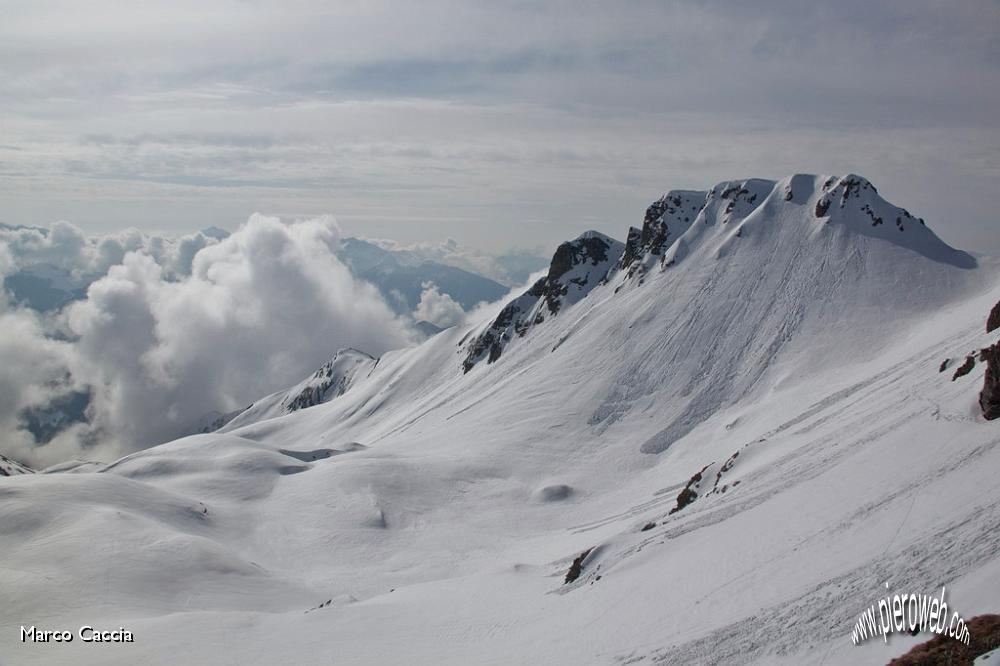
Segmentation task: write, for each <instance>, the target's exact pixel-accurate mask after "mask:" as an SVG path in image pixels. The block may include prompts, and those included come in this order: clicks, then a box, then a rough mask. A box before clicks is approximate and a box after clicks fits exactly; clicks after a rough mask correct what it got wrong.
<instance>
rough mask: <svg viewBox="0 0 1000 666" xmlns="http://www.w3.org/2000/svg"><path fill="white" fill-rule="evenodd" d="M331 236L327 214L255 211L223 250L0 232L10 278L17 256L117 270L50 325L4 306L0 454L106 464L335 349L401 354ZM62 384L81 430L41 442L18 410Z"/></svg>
mask: <svg viewBox="0 0 1000 666" xmlns="http://www.w3.org/2000/svg"><path fill="white" fill-rule="evenodd" d="M338 239H339V229H338V227H337V225H336V223H335V222H334V221H333V220H332V218H319V219H311V220H304V221H298V222H294V223H291V224H284V223H282V222H281V221H279V220H278V219H276V218H270V217H265V216H262V215H253V216H251V217H250V219H249V220H248V221H247V222H246V223H245V224H244V225H243V226H242V227H240V229H239V230H237V231H236V232H235V233H234V234H232V235H231V236H230V237H228V238H225V239H223V240H221V241H216V240H215V239H210V238H207V237H205V236H204V235H201V234H197V235H195V236H192V237H186V238H185V239H181V240H180V241H178V242H176V243H174V242H169V243H168V242H166V241H164V240H163V239H159V240H157V239H156V238H153V239H150V238H149V237H146V236H144V235H143V234H139V233H135V234H133V233H131V232H124V233H123V234H120V235H117V236H114V237H105V238H104V239H100V240H98V241H90V240H88V239H86V238H84V237H83V234H82V233H79V230H78V229H76V228H75V227H73V226H72V225H69V224H68V223H60V224H57V225H54V227H53V229H52V230H51V231H50V232H49V233H47V234H46V233H42V232H39V231H34V230H25V229H19V230H14V231H11V230H5V231H4V233H3V234H0V268H4V270H5V272H7V273H9V272H10V271H11V270H12V269H13V268H14V267H15V266H16V264H17V263H18V262H22V263H27V262H29V261H31V262H37V261H47V262H50V263H54V264H57V265H60V266H62V267H64V268H66V269H67V270H72V271H75V272H80V271H86V270H93V271H96V272H100V269H101V268H102V267H104V266H105V265H107V264H116V265H111V266H110V268H109V269H108V270H107V274H106V275H104V276H103V277H100V278H99V279H97V280H96V281H95V282H93V283H92V284H91V285H90V287H89V289H88V292H87V298H86V299H85V300H82V301H78V302H76V303H74V304H72V305H70V306H68V307H67V308H65V310H63V311H62V312H61V313H59V314H58V315H54V316H52V317H50V318H48V319H44V318H43V317H41V316H40V315H38V314H37V313H34V312H31V311H28V310H25V309H23V308H18V307H15V306H13V305H11V304H10V303H9V302H8V301H7V300H6V299H4V300H3V301H0V308H2V309H0V433H2V438H3V439H2V440H0V450H2V451H3V452H5V453H7V454H9V455H12V456H14V457H17V458H20V459H22V460H24V461H25V462H28V463H30V464H35V465H43V464H51V463H53V462H57V461H60V460H64V459H67V458H73V457H81V458H86V459H95V458H97V459H101V458H103V459H108V458H109V457H113V456H114V455H117V454H122V453H127V452H129V451H132V450H136V449H139V448H145V447H147V446H151V445H154V444H156V443H159V442H162V441H165V440H168V439H170V438H172V437H175V436H177V435H178V434H179V433H181V432H183V431H184V430H185V429H186V428H188V427H190V425H191V424H192V423H193V422H195V421H196V420H197V419H198V418H199V417H201V416H202V415H204V414H205V413H206V412H209V411H211V410H214V409H218V410H231V409H234V408H236V407H240V406H244V405H245V404H246V403H248V402H249V401H250V400H253V399H255V398H257V397H259V396H261V395H265V394H267V393H268V392H270V391H273V390H275V389H277V388H279V387H281V386H285V385H288V384H290V383H292V382H294V381H297V380H298V379H300V378H301V377H302V376H303V375H305V374H307V373H308V372H311V371H312V370H314V369H315V368H316V367H318V366H319V365H321V364H322V363H323V362H324V361H325V360H326V359H327V358H329V357H330V355H332V354H333V353H334V352H335V351H336V350H337V349H339V348H341V347H346V346H355V347H358V348H362V349H365V350H366V351H369V352H370V353H373V354H380V353H382V352H384V351H386V350H388V349H391V348H398V347H402V346H406V345H408V344H411V343H412V342H413V340H414V337H413V333H412V331H411V329H410V328H409V325H408V323H407V322H406V321H405V320H403V319H401V318H399V317H397V316H396V315H395V314H394V313H393V312H392V311H391V309H390V308H389V307H388V306H387V305H386V304H385V303H384V301H383V300H382V299H381V297H380V296H379V294H378V292H377V291H376V289H375V288H374V287H372V286H371V285H369V284H368V283H365V282H360V281H358V280H356V279H355V278H354V277H353V276H352V275H351V274H350V272H349V270H348V269H347V268H346V267H345V266H344V265H343V264H342V263H340V262H339V261H338V260H337V259H336V257H335V256H334V254H333V250H334V248H335V247H336V244H337V243H338ZM119 257H120V262H121V263H116V262H117V260H118V259H119ZM56 329H58V330H59V331H60V332H61V333H62V337H63V338H65V340H59V339H53V336H52V333H53V331H54V330H56ZM71 390H89V391H90V392H91V397H92V399H91V405H90V407H89V409H88V414H87V416H88V420H89V423H88V424H80V425H78V426H74V427H73V428H71V429H68V430H66V431H64V432H62V433H61V434H60V435H58V436H57V437H56V438H55V439H54V440H53V441H52V442H50V443H48V444H45V445H44V446H37V445H36V444H35V443H34V442H33V441H32V439H31V437H30V435H28V433H26V432H25V431H24V430H23V429H20V428H19V427H20V426H21V425H23V423H22V422H21V421H20V420H19V419H20V416H19V414H21V411H22V410H23V409H24V408H25V407H29V406H34V405H43V404H45V403H46V402H47V401H50V400H51V399H53V398H54V397H57V396H58V395H60V394H65V393H66V392H68V391H71Z"/></svg>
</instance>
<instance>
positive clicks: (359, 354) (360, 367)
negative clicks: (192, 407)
mask: <svg viewBox="0 0 1000 666" xmlns="http://www.w3.org/2000/svg"><path fill="white" fill-rule="evenodd" d="M377 363H378V361H377V359H375V358H374V357H373V356H370V355H369V354H366V353H365V352H363V351H359V350H357V349H351V348H348V349H341V350H340V351H338V352H337V353H336V354H334V356H333V358H331V359H330V360H329V361H327V362H326V363H324V364H323V366H322V367H321V368H320V369H319V370H317V371H316V372H314V373H313V374H312V375H310V376H309V377H307V378H306V379H303V380H302V381H301V382H299V383H298V384H296V385H295V386H293V387H291V388H289V389H285V390H282V391H278V392H276V393H272V394H271V395H269V396H267V397H265V398H261V399H260V400H258V401H256V402H255V403H253V404H252V405H250V406H249V407H247V408H246V409H244V410H242V411H240V412H237V413H235V414H234V415H232V417H230V415H225V416H224V417H222V418H221V419H219V420H216V421H215V422H213V423H212V425H211V426H209V427H208V428H206V429H204V430H202V432H214V431H215V430H225V431H228V430H232V429H234V428H239V427H241V426H245V425H249V424H251V423H257V422H258V421H264V420H265V419H271V418H275V417H277V416H284V415H285V414H291V413H292V412H295V411H298V410H300V409H306V408H307V407H313V406H315V405H319V404H322V403H324V402H329V401H330V400H333V399H334V398H336V397H338V396H341V395H343V394H344V393H346V392H347V391H348V389H350V388H351V385H352V384H353V383H354V381H355V380H356V379H357V378H358V377H363V376H365V375H367V374H368V373H369V372H370V371H371V370H372V368H374V367H375V365H376V364H377ZM219 421H222V422H221V423H220V422H219Z"/></svg>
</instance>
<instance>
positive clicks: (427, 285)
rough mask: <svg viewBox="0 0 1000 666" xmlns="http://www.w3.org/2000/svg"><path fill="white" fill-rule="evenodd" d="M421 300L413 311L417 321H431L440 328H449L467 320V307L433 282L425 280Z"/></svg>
mask: <svg viewBox="0 0 1000 666" xmlns="http://www.w3.org/2000/svg"><path fill="white" fill-rule="evenodd" d="M421 286H422V287H423V289H424V290H423V292H421V294H420V302H419V303H418V304H417V309H416V310H414V311H413V317H414V318H415V319H416V320H417V321H421V320H422V321H429V322H430V323H432V324H434V325H435V326H438V327H440V328H448V327H449V326H454V325H456V324H461V323H463V322H464V321H465V309H464V308H462V306H461V305H459V304H458V302H456V301H455V299H453V298H452V297H451V296H449V295H448V294H445V293H443V292H442V291H441V290H440V289H438V286H437V285H436V284H434V283H433V282H424V283H423V284H422V285H421Z"/></svg>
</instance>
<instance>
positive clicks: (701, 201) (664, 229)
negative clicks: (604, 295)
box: [617, 188, 738, 277]
mask: <svg viewBox="0 0 1000 666" xmlns="http://www.w3.org/2000/svg"><path fill="white" fill-rule="evenodd" d="M737 189H738V188H737ZM707 198H708V193H707V192H688V191H677V190H675V191H671V192H668V193H667V194H665V195H663V196H662V197H661V198H659V199H657V200H656V201H654V202H653V203H652V204H651V205H650V206H649V207H648V208H647V209H646V215H645V216H644V217H643V220H642V229H636V228H634V227H632V228H631V229H629V233H628V239H627V242H626V244H625V252H623V253H622V256H621V259H620V260H619V262H618V266H617V268H618V269H619V270H626V271H628V275H629V277H631V276H633V275H634V274H635V272H636V271H637V270H641V269H640V268H639V266H638V265H637V262H638V260H639V259H640V258H641V257H642V256H643V255H646V254H650V255H653V256H660V257H662V256H663V254H664V252H665V250H666V249H667V248H668V247H669V246H670V244H671V243H673V242H674V240H676V239H677V237H678V236H680V235H681V234H682V233H684V231H685V230H686V229H687V228H688V227H689V226H690V225H691V224H692V223H693V222H694V220H695V218H697V217H698V214H699V213H700V212H701V210H702V209H703V208H704V207H705V204H706V202H707ZM661 261H662V259H661Z"/></svg>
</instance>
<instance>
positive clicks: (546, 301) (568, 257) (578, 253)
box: [462, 232, 631, 372]
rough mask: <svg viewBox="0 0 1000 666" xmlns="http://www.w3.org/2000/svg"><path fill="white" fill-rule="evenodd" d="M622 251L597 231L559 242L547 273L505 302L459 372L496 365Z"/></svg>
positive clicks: (604, 272)
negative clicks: (512, 344)
mask: <svg viewBox="0 0 1000 666" xmlns="http://www.w3.org/2000/svg"><path fill="white" fill-rule="evenodd" d="M630 235H631V234H630ZM623 249H624V247H623V246H622V244H621V243H620V242H618V241H615V240H613V239H611V238H608V237H607V236H603V235H601V234H598V233H596V232H588V233H586V234H584V235H583V236H581V237H579V238H577V239H576V240H574V241H569V242H566V243H562V244H561V245H560V246H559V247H558V248H556V251H555V254H553V255H552V262H551V263H550V264H549V272H548V274H547V275H546V276H545V277H544V278H542V279H541V280H539V281H537V282H536V283H535V284H533V285H532V286H531V288H530V289H529V290H528V291H526V292H525V293H523V294H521V295H520V296H518V297H517V298H515V299H514V300H513V301H511V302H510V303H508V304H507V305H506V306H505V307H504V309H503V310H501V311H500V314H499V315H497V318H496V319H494V320H493V322H492V323H491V324H490V326H489V328H487V329H486V330H485V331H484V332H483V333H481V334H480V335H478V336H476V337H475V338H473V339H472V341H471V342H469V343H468V346H467V353H466V358H465V360H464V361H463V362H462V369H463V370H464V371H465V372H469V370H471V369H472V368H473V367H475V365H476V364H477V363H478V362H479V361H480V360H482V359H483V358H484V357H485V358H486V362H487V363H493V362H495V361H496V360H497V359H499V358H500V356H501V355H502V354H503V350H504V348H505V347H506V346H507V344H508V343H509V342H510V341H511V340H512V339H514V337H515V336H516V337H524V336H525V335H526V334H527V333H528V331H529V330H530V329H531V327H532V326H537V325H539V324H541V323H542V322H544V321H545V318H546V316H555V315H557V314H559V311H560V310H561V309H562V308H563V306H564V305H565V304H566V301H567V295H568V294H569V293H570V292H571V290H572V292H573V295H574V297H576V296H580V295H586V294H587V293H589V292H590V290H591V289H593V288H594V287H595V286H597V285H598V284H599V283H600V282H601V281H602V280H603V279H604V277H605V276H606V275H607V272H608V269H609V268H610V266H611V263H612V262H613V261H614V259H615V258H617V257H618V256H619V254H620V253H621V252H622V251H623ZM546 311H547V312H546Z"/></svg>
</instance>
